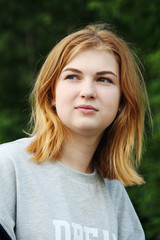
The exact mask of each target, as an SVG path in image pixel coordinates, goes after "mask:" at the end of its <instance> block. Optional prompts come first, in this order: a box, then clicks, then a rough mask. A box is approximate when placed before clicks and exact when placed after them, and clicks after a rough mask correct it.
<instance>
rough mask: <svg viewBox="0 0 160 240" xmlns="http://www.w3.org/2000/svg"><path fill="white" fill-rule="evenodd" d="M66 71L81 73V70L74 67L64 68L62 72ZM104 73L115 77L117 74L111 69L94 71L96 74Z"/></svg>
mask: <svg viewBox="0 0 160 240" xmlns="http://www.w3.org/2000/svg"><path fill="white" fill-rule="evenodd" d="M66 71H71V72H76V73H79V74H82V71H80V70H78V69H76V68H66V69H65V70H64V71H63V72H66ZM104 74H112V75H114V76H115V77H117V75H116V74H115V73H114V72H112V71H100V72H97V73H96V75H97V76H100V75H104Z"/></svg>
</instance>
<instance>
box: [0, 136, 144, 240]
mask: <svg viewBox="0 0 160 240" xmlns="http://www.w3.org/2000/svg"><path fill="white" fill-rule="evenodd" d="M31 140H32V138H24V139H20V140H17V141H14V142H11V143H6V144H1V145H0V226H1V231H0V234H2V231H3V233H4V232H5V233H6V234H7V235H8V237H9V236H10V238H11V239H12V240H15V239H17V240H96V239H97V240H144V239H145V237H144V232H143V229H142V227H141V224H140V222H139V219H138V217H137V215H136V212H135V210H134V208H133V206H132V204H131V201H130V199H129V197H128V195H127V192H126V190H125V188H124V187H123V185H122V184H121V183H120V182H119V181H118V180H112V181H109V180H107V179H103V178H102V176H101V175H100V174H99V173H98V172H96V171H94V173H92V174H85V173H81V172H78V171H75V170H73V169H71V168H68V167H66V166H65V165H63V164H62V163H61V162H59V161H56V163H52V162H50V161H46V162H44V163H42V164H39V165H38V164H36V163H35V162H33V161H31V160H30V158H31V154H28V153H27V152H26V151H25V148H26V147H27V145H28V144H29V143H30V141H31ZM0 239H1V238H0Z"/></svg>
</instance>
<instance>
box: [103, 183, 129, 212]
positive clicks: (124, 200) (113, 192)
mask: <svg viewBox="0 0 160 240" xmlns="http://www.w3.org/2000/svg"><path fill="white" fill-rule="evenodd" d="M104 181H105V184H106V188H107V191H108V192H109V195H110V198H111V201H112V203H113V204H114V206H115V209H116V211H118V208H121V209H122V208H124V207H126V206H130V207H131V208H132V203H131V201H130V198H129V196H128V193H127V191H126V189H125V187H124V186H123V184H122V183H121V182H120V181H118V180H108V179H104Z"/></svg>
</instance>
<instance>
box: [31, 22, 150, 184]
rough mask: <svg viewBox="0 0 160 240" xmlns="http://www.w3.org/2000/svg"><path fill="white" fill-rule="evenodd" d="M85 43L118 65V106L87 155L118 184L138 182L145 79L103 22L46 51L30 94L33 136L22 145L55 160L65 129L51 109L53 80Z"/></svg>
mask: <svg viewBox="0 0 160 240" xmlns="http://www.w3.org/2000/svg"><path fill="white" fill-rule="evenodd" d="M88 48H96V49H103V50H106V51H110V52H111V53H113V55H114V56H115V57H116V60H117V63H118V65H119V72H120V86H121V101H120V106H119V112H118V114H117V116H116V118H115V120H114V121H113V123H112V124H111V125H110V126H109V127H108V128H107V129H106V130H105V132H104V135H103V137H102V139H101V141H100V143H99V145H98V147H97V149H96V151H95V153H94V156H93V159H92V161H93V163H94V166H95V168H96V169H97V170H98V171H100V172H101V174H102V175H103V177H105V178H108V179H110V180H112V179H118V180H120V181H121V182H122V183H123V184H124V185H134V184H142V183H143V178H142V177H141V176H140V175H139V174H138V173H137V170H136V167H137V163H139V162H140V159H141V152H142V139H143V129H144V109H145V101H146V99H147V93H146V88H145V83H144V80H143V77H142V74H141V72H140V69H139V67H138V65H137V63H136V61H135V58H134V56H133V54H132V52H131V50H130V49H129V48H128V46H127V44H126V43H125V42H124V41H123V40H122V39H121V38H119V37H118V36H116V35H115V34H114V33H113V32H112V31H110V30H107V29H106V27H104V26H103V25H89V26H87V27H85V28H84V29H81V30H79V31H77V32H75V33H72V34H70V35H68V36H66V37H65V38H64V39H62V40H61V41H60V42H59V43H58V44H57V45H56V46H55V47H54V48H53V49H52V51H51V52H50V54H49V55H48V57H47V59H46V61H45V63H44V64H43V66H42V68H41V70H40V73H39V76H38V78H37V81H36V83H35V86H34V89H33V92H32V95H31V96H32V100H33V109H32V120H33V132H32V135H33V136H34V138H33V141H32V142H31V144H30V145H29V146H28V148H27V151H28V152H30V153H33V157H32V160H34V161H36V162H37V163H41V162H43V161H45V160H47V159H50V160H52V161H55V160H56V159H59V158H60V156H61V154H62V153H63V144H64V141H65V140H66V138H67V136H68V135H69V134H70V131H69V129H67V127H66V126H65V125H64V124H63V123H62V122H61V120H60V119H59V117H58V116H57V114H56V109H55V106H54V99H55V88H56V83H57V80H58V78H59V75H60V73H61V71H62V69H63V68H64V67H65V65H66V64H67V63H68V62H69V60H70V59H71V57H72V55H73V54H74V53H75V52H76V51H77V50H78V51H80V50H81V49H88Z"/></svg>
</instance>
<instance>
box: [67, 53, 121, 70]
mask: <svg viewBox="0 0 160 240" xmlns="http://www.w3.org/2000/svg"><path fill="white" fill-rule="evenodd" d="M71 66H72V67H76V66H77V67H78V66H79V67H81V66H82V67H83V66H84V67H87V66H93V67H96V68H98V67H99V68H106V67H109V68H113V69H117V68H118V63H117V59H116V57H115V56H114V54H113V53H112V52H111V51H108V50H103V49H95V48H89V49H81V50H77V51H76V52H75V53H74V54H73V55H72V56H71V58H70V59H69V61H68V62H67V64H66V65H65V67H64V69H65V68H67V67H71Z"/></svg>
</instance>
